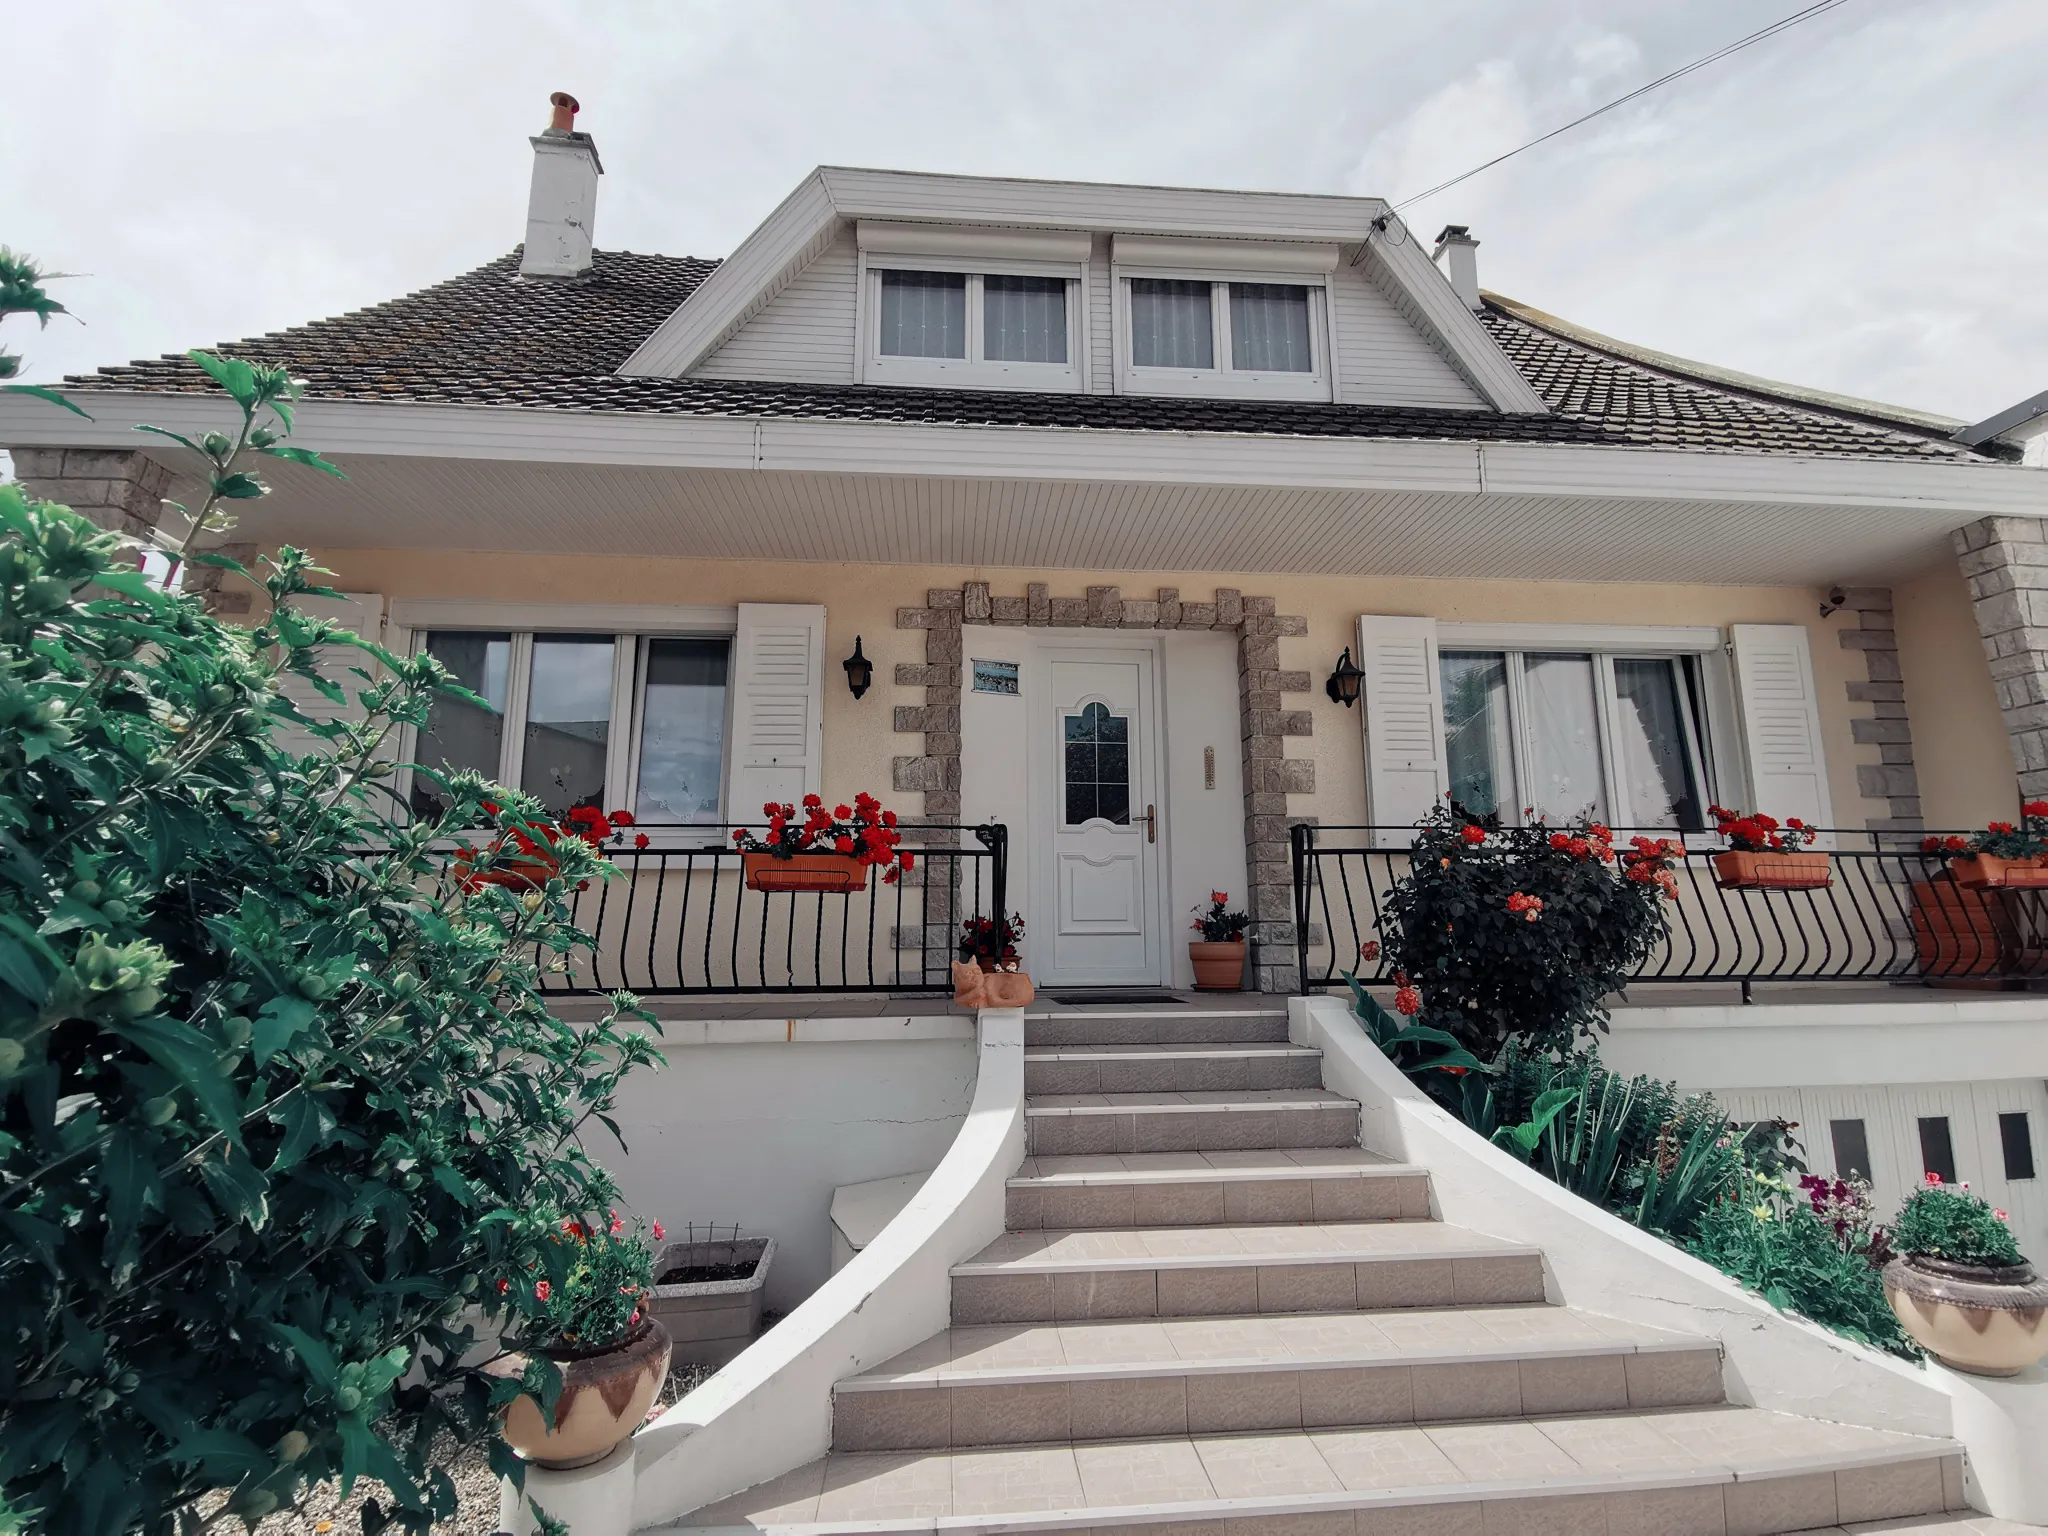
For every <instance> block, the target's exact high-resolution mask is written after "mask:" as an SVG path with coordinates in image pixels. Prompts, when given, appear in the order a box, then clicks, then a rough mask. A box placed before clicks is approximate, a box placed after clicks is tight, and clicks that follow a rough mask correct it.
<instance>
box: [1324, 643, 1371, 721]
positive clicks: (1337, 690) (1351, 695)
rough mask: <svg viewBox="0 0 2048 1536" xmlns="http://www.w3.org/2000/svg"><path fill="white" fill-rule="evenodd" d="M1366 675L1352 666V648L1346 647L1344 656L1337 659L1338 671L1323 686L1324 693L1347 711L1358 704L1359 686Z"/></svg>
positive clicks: (1332, 701)
mask: <svg viewBox="0 0 2048 1536" xmlns="http://www.w3.org/2000/svg"><path fill="white" fill-rule="evenodd" d="M1364 676H1365V674H1364V673H1363V672H1361V671H1359V670H1358V668H1356V667H1354V666H1353V665H1352V664H1351V647H1350V646H1348V645H1347V646H1345V647H1344V654H1343V655H1342V656H1339V657H1338V658H1337V670H1336V671H1334V672H1332V673H1331V674H1330V680H1329V681H1328V682H1326V683H1324V684H1323V691H1324V692H1326V693H1327V694H1329V696H1330V702H1331V703H1333V704H1342V705H1343V706H1344V707H1345V708H1346V709H1349V708H1350V707H1351V706H1352V705H1354V704H1356V703H1357V702H1358V684H1359V680H1360V679H1362V678H1363V677H1364Z"/></svg>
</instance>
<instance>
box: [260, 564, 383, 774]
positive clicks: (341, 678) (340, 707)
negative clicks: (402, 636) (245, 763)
mask: <svg viewBox="0 0 2048 1536" xmlns="http://www.w3.org/2000/svg"><path fill="white" fill-rule="evenodd" d="M292 608H293V609H294V610H295V611H296V612H298V613H301V614H303V615H304V616H305V617H307V618H309V619H328V620H331V621H333V622H334V623H336V624H339V625H341V626H342V628H344V629H347V630H351V631H353V632H354V633H356V634H358V635H361V636H362V637H363V638H364V639H365V640H373V641H379V642H381V641H382V640H383V638H384V594H383V593H381V592H344V593H342V595H341V596H340V597H338V598H335V597H295V598H293V599H292ZM318 655H319V658H320V659H319V662H318V666H319V670H320V675H321V676H322V677H325V678H327V679H328V680H329V681H331V682H333V683H335V684H336V685H337V686H339V687H340V688H341V689H342V691H343V692H344V693H346V694H347V695H348V702H347V703H345V704H337V703H335V702H334V701H333V700H332V699H330V698H328V697H327V696H326V695H325V694H323V693H321V692H320V690H319V689H317V688H315V687H314V686H313V685H312V684H311V683H310V682H308V681H307V680H306V679H305V678H303V677H300V676H299V675H298V674H297V673H295V672H287V673H285V674H284V675H283V676H282V677H281V678H279V679H278V691H279V692H281V693H283V694H284V695H285V697H286V698H288V699H290V700H291V701H292V703H293V704H294V705H296V706H297V707H298V710H299V712H300V713H301V714H304V715H307V716H310V717H311V718H312V719H315V720H360V719H362V718H363V706H362V705H361V704H360V703H358V702H357V699H356V695H357V694H359V693H361V692H362V691H363V689H365V688H367V687H368V686H369V684H368V683H366V682H364V681H363V679H361V678H360V677H357V676H356V675H355V674H356V669H361V670H362V671H365V672H368V673H369V674H370V675H371V676H372V677H376V676H378V675H379V673H380V671H381V669H380V668H379V667H378V665H377V663H376V662H375V661H374V660H373V659H372V658H371V656H370V654H369V652H367V651H362V650H358V649H357V648H356V647H354V646H352V645H323V646H321V647H320V648H319V650H318ZM270 739H271V740H272V741H273V742H274V743H275V744H276V745H278V746H279V747H282V748H283V749H284V750H285V751H287V752H290V753H292V754H293V755H294V756H301V757H302V756H304V755H305V754H306V753H308V752H325V751H327V750H328V749H329V747H328V743H327V742H326V741H325V740H324V739H323V738H321V737H319V736H315V735H314V734H313V733H312V732H311V731H308V730H306V729H304V728H303V727H301V726H295V725H294V726H286V725H280V726H278V727H277V729H276V730H274V731H273V732H272V733H271V738H270Z"/></svg>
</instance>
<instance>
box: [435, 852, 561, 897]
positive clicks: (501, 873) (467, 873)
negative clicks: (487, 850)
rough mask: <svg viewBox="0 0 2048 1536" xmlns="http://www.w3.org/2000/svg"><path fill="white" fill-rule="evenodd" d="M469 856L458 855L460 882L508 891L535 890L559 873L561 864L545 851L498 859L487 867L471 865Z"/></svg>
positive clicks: (457, 866) (456, 859)
mask: <svg viewBox="0 0 2048 1536" xmlns="http://www.w3.org/2000/svg"><path fill="white" fill-rule="evenodd" d="M472 857H473V856H471V857H464V856H463V855H461V854H457V855H456V857H455V867H456V870H457V872H458V873H459V874H460V876H461V878H462V880H463V883H464V884H466V885H471V886H478V885H502V886H504V887H505V888H506V889H507V890H510V891H537V890H539V889H540V888H541V887H542V886H544V885H546V884H547V883H548V882H549V881H550V880H552V879H554V878H555V876H557V875H559V874H560V873H561V872H562V866H561V865H559V864H557V863H556V862H555V861H554V860H553V859H551V858H549V857H548V856H547V855H546V854H538V855H526V854H520V855H518V856H516V857H512V858H502V857H501V858H499V859H496V860H494V861H493V862H492V864H491V867H490V868H489V869H475V868H472V867H471V858H472Z"/></svg>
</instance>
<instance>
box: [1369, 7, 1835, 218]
mask: <svg viewBox="0 0 2048 1536" xmlns="http://www.w3.org/2000/svg"><path fill="white" fill-rule="evenodd" d="M1848 3H1849V0H1817V3H1815V4H1813V5H1809V6H1807V7H1806V9H1805V10H1803V11H1795V12H1793V13H1792V14H1791V15H1790V16H1787V17H1784V18H1783V19H1781V20H1778V21H1774V22H1772V23H1771V24H1770V25H1769V26H1767V27H1759V28H1758V29H1757V30H1756V31H1754V32H1752V33H1750V34H1749V35H1748V36H1747V37H1739V38H1737V39H1736V40H1735V41H1734V42H1732V43H1729V44H1728V45H1727V46H1726V47H1724V48H1717V49H1715V50H1714V51H1713V52H1712V53H1710V54H1707V55H1706V56H1705V57H1704V58H1698V59H1694V60H1693V61H1692V62H1691V63H1690V64H1687V65H1685V66H1683V67H1682V68H1679V69H1674V70H1672V71H1671V73H1670V74H1668V75H1659V76H1658V77H1657V78H1656V79H1655V80H1652V81H1651V82H1650V83H1649V84H1648V85H1641V86H1637V87H1636V89H1634V90H1632V91H1630V92H1629V93H1628V94H1627V95H1626V96H1617V97H1616V98H1615V99H1614V100H1613V101H1610V102H1608V103H1607V105H1606V106H1604V107H1595V108H1594V109H1593V110H1592V111H1590V112H1588V113H1587V114H1586V115H1585V116H1584V117H1575V118H1573V119H1572V120H1571V121H1570V122H1568V123H1566V124H1565V125H1564V126H1563V127H1562V128H1553V129H1551V130H1550V132H1548V133H1546V134H1544V135H1543V137H1541V138H1539V139H1531V140H1530V141H1529V142H1528V143H1526V144H1523V145H1520V146H1518V147H1517V148H1514V149H1511V150H1509V151H1508V152H1507V153H1506V154H1504V155H1495V156H1494V157H1493V158H1492V159H1491V160H1489V161H1487V162H1486V163H1485V164H1484V165H1475V166H1473V167H1472V169H1471V170H1469V171H1466V172H1464V173H1462V174H1460V175H1457V176H1453V177H1452V178H1451V179H1450V180H1449V181H1440V182H1438V183H1437V184H1436V185H1435V186H1433V187H1431V188H1430V189H1429V190H1428V191H1427V192H1418V193H1416V194H1415V195H1414V196H1413V197H1406V198H1403V199H1402V200H1401V201H1400V202H1398V203H1395V204H1394V205H1393V206H1392V207H1391V208H1389V209H1388V210H1387V213H1386V214H1382V215H1381V218H1385V217H1387V216H1388V215H1391V214H1394V213H1398V212H1400V210H1401V209H1403V208H1406V207H1408V206H1409V205H1410V204H1413V203H1419V202H1421V201H1422V200H1423V199H1424V198H1425V197H1434V196H1436V194H1437V193H1439V192H1442V191H1444V190H1445V189H1446V188H1449V187H1455V186H1456V185H1457V184H1458V183H1459V182H1461V181H1466V180H1469V179H1470V178H1471V177H1474V176H1477V175H1478V174H1479V173H1480V172H1481V171H1490V170H1492V169H1493V168H1494V167H1495V166H1496V165H1499V164H1500V163H1501V162H1502V161H1503V160H1512V159H1514V158H1515V156H1517V155H1519V154H1521V153H1522V152H1523V151H1524V150H1529V149H1534V148H1535V147H1536V146H1537V145H1538V144H1547V143H1549V142H1550V141H1551V140H1552V139H1554V138H1556V137H1557V136H1558V135H1559V134H1561V133H1570V132H1571V131H1572V129H1574V128H1576V127H1578V126H1579V125H1580V124H1581V123H1590V122H1591V121H1592V120H1593V119H1594V118H1596V117H1599V116H1600V115H1601V114H1602V113H1605V112H1612V111H1613V110H1614V109H1615V108H1616V107H1625V106H1627V105H1628V104H1629V103H1630V102H1632V101H1635V100H1636V99H1638V98H1639V97H1643V96H1647V95H1649V94H1650V92H1652V91H1654V90H1656V89H1657V88H1658V87H1659V86H1665V85H1669V84H1670V83H1671V82H1672V81H1674V80H1678V79H1682V78H1683V77H1685V76H1686V75H1689V74H1691V73H1692V72H1693V71H1694V70H1696V69H1705V68H1706V67H1707V66H1708V65H1709V64H1717V63H1719V62H1720V61H1721V60H1722V59H1725V58H1727V57H1728V56H1729V55H1730V54H1731V53H1740V52H1741V51H1742V50H1743V49H1745V48H1748V47H1750V46H1751V45H1752V44H1755V43H1760V42H1762V41H1763V40H1764V39H1765V38H1769V37H1776V36H1777V35H1778V34H1779V33H1780V32H1785V31H1789V30H1790V29H1791V28H1793V27H1796V26H1798V25H1799V24H1800V23H1801V22H1802V21H1811V20H1812V19H1813V18H1814V17H1816V16H1818V15H1821V14H1822V13H1823V12H1825V11H1832V10H1833V9H1834V8H1835V7H1836V6H1838V5H1847V4H1848ZM1378 222H1379V221H1378V220H1375V221H1374V223H1375V224H1378Z"/></svg>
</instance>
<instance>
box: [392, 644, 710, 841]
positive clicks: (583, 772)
mask: <svg viewBox="0 0 2048 1536" xmlns="http://www.w3.org/2000/svg"><path fill="white" fill-rule="evenodd" d="M422 648H423V649H424V650H426V651H427V652H428V653H429V654H430V655H432V656H434V657H436V658H438V659H439V660H440V661H441V662H442V663H443V664H444V665H445V666H446V667H447V668H448V670H449V671H450V672H451V673H452V674H453V675H454V677H455V680H456V681H457V682H458V683H460V684H461V685H462V686H463V687H464V688H466V689H468V690H469V691H470V693H471V694H472V695H474V697H473V698H468V699H462V698H452V697H447V696H441V697H437V698H436V699H435V701H434V704H433V707H432V709H431V710H430V712H429V714H428V717H427V722H426V724H425V726H424V727H423V728H422V729H421V730H420V732H419V737H418V741H417V743H416V745H415V749H414V753H413V760H414V761H415V762H418V763H420V764H423V765H425V766H427V767H429V768H437V769H465V768H469V769H475V770H477V771H478V772H481V773H485V774H488V775H490V776H491V777H492V778H494V779H497V780H498V781H499V782H501V783H506V784H517V785H518V786H519V787H520V788H521V789H523V790H525V791H526V792H527V793H528V794H531V795H533V796H534V797H535V798H536V799H538V800H539V801H540V802H541V804H542V806H543V807H545V808H546V810H547V811H548V813H549V814H550V815H553V816H558V817H559V816H562V815H565V814H567V813H568V812H569V811H570V810H571V809H573V808H574V807H577V806H592V807H596V808H599V809H605V808H608V807H610V806H613V805H618V804H620V803H630V804H631V805H632V807H633V812H634V815H635V816H636V817H637V818H638V819H639V820H640V821H643V822H647V823H650V824H655V825H659V824H663V823H666V824H671V825H681V824H689V823H705V822H716V821H718V820H719V813H720V794H721V791H722V788H723V780H724V770H725V734H726V732H725V722H726V695H727V679H728V671H729V666H730V660H731V650H732V642H731V640H730V639H729V638H728V637H726V636H723V635H718V636H642V635H611V634H581V633H519V632H510V631H502V630H501V631H488V630H431V631H428V632H427V633H426V634H425V635H424V636H423V638H422ZM411 803H412V807H413V809H414V811H415V812H416V813H418V814H433V813H436V812H438V811H439V809H440V806H441V796H440V792H439V790H438V789H437V788H436V787H435V785H434V784H433V783H432V782H431V781H430V780H428V779H427V778H426V777H425V776H424V775H418V774H416V775H414V778H413V783H412V789H411Z"/></svg>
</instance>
